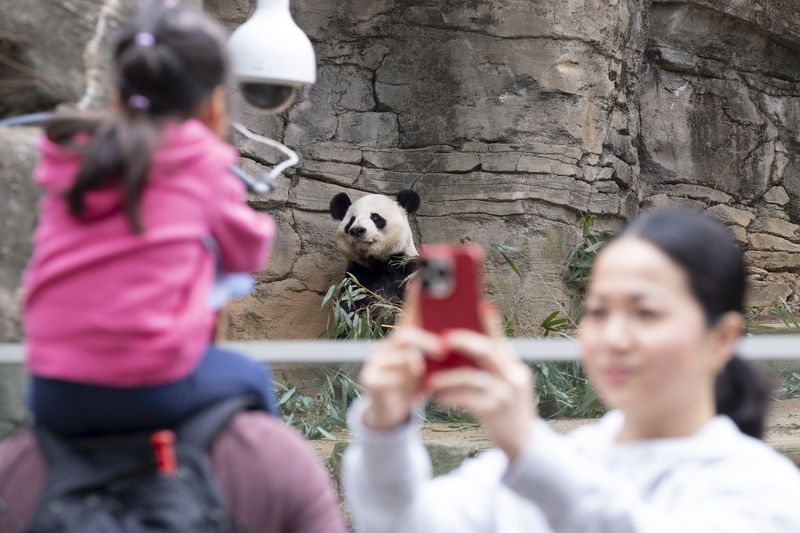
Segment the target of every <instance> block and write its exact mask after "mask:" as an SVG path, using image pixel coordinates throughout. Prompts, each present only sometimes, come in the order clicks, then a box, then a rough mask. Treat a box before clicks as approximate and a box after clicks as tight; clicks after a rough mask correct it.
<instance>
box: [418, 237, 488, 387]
mask: <svg viewBox="0 0 800 533" xmlns="http://www.w3.org/2000/svg"><path fill="white" fill-rule="evenodd" d="M483 262H484V253H483V249H482V248H481V247H480V246H478V245H477V244H466V245H464V246H451V245H447V244H432V245H426V246H423V247H422V252H421V253H420V257H419V263H418V271H417V276H418V278H419V283H420V285H421V287H420V315H421V319H422V327H423V328H424V329H426V330H428V331H430V332H432V333H442V332H445V331H447V330H452V329H470V330H473V331H479V332H480V331H482V330H483V328H482V327H481V319H480V315H479V314H478V304H479V303H480V301H481V300H482V299H483V293H484V289H483ZM425 365H426V368H425V375H426V379H427V376H429V375H430V374H432V373H433V372H437V371H439V370H444V369H448V368H456V367H459V366H471V367H476V366H477V365H476V364H475V363H474V362H473V361H472V359H469V358H468V357H465V356H463V355H461V354H458V353H455V352H452V353H448V354H447V356H446V357H445V358H444V359H442V360H433V359H431V358H426V359H425Z"/></svg>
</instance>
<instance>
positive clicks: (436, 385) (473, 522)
mask: <svg viewBox="0 0 800 533" xmlns="http://www.w3.org/2000/svg"><path fill="white" fill-rule="evenodd" d="M418 290H419V288H418V287H415V288H412V289H411V294H410V295H409V303H408V307H407V309H406V312H405V315H404V317H403V320H402V322H401V323H400V325H399V327H398V328H397V330H396V331H395V332H394V333H393V335H392V336H391V337H390V338H389V339H388V340H387V341H386V342H385V343H384V344H382V346H381V348H380V349H379V350H378V352H377V353H376V354H375V355H374V356H373V357H372V358H371V359H370V360H369V361H368V363H367V364H366V366H365V368H364V370H363V373H362V377H361V379H362V384H363V385H364V387H365V389H366V391H367V393H368V394H367V395H366V396H365V397H364V398H362V399H361V400H359V401H358V402H357V403H356V404H354V406H353V407H352V409H351V413H350V429H351V430H352V432H353V433H354V435H355V437H356V443H355V444H354V445H352V446H351V447H349V448H348V450H347V452H346V454H345V457H344V464H343V480H344V487H345V492H346V496H347V499H348V502H349V504H350V506H351V509H352V512H353V518H354V522H355V525H356V527H357V529H358V530H359V531H362V532H376V533H378V532H380V533H389V532H394V531H397V532H400V531H402V532H425V533H439V532H445V531H447V532H453V533H456V532H458V533H467V532H502V533H507V532H520V533H522V532H525V533H536V532H559V533H561V532H563V533H567V532H570V533H572V532H587V533H588V532H597V533H662V532H663V533H676V532H681V533H790V532H792V533H796V532H798V531H800V505H798V503H797V502H798V501H800V473H798V470H797V468H796V467H795V466H794V465H793V464H792V463H791V462H790V461H788V460H787V459H785V458H784V457H782V456H781V455H780V454H778V453H777V452H775V451H774V450H772V449H771V448H769V447H768V446H767V445H766V444H764V443H763V442H762V441H761V440H760V437H761V433H762V431H763V427H764V417H765V412H766V408H767V400H768V389H767V387H766V384H765V382H764V380H763V379H762V378H761V376H760V375H759V374H758V373H756V372H755V370H754V369H753V368H751V367H750V365H749V364H747V363H745V362H743V361H742V360H740V359H739V358H738V357H736V356H735V355H734V350H735V349H736V345H737V342H738V340H739V337H740V335H741V334H742V332H743V330H744V319H743V316H742V310H743V305H744V298H745V270H744V265H743V261H742V253H741V251H740V249H739V248H738V246H737V245H736V243H735V242H734V241H733V239H732V237H731V235H730V234H729V233H728V231H727V230H726V229H725V228H724V227H722V226H720V225H719V224H718V223H716V222H715V221H713V220H711V219H709V218H707V217H705V216H703V215H700V214H696V213H691V212H684V211H678V210H661V211H653V212H649V213H645V214H643V215H641V216H640V217H638V218H637V219H635V220H634V221H633V222H632V223H631V225H630V226H628V227H627V228H626V229H625V230H624V231H623V232H622V233H621V234H620V235H619V236H618V237H617V238H616V239H614V240H613V241H612V242H611V243H610V244H609V245H608V246H607V247H606V248H605V249H604V250H603V251H602V252H601V253H600V254H599V256H598V258H597V260H596V262H595V264H594V267H593V269H592V277H591V282H590V285H589V289H588V294H587V298H586V302H585V305H586V314H585V316H584V318H583V320H582V322H581V324H580V329H579V337H580V344H581V348H582V351H583V364H584V368H585V369H586V372H587V374H588V376H589V378H590V380H591V382H592V384H593V385H594V387H595V389H596V390H597V392H598V393H599V395H600V397H601V399H602V400H603V402H604V403H605V405H606V406H608V407H609V408H610V409H611V411H610V412H609V413H608V414H607V415H606V416H604V417H603V418H602V419H601V420H599V421H598V422H597V423H595V424H592V425H590V426H585V427H582V428H580V429H577V430H575V431H573V432H572V433H571V434H569V435H568V436H560V435H558V434H556V433H555V432H553V431H552V430H551V429H550V428H549V427H548V426H547V425H546V424H545V423H544V422H543V421H541V420H540V419H539V418H538V416H537V413H536V410H535V407H534V402H533V383H532V376H531V372H530V369H529V368H528V367H527V366H526V365H525V364H524V363H522V362H521V361H520V360H519V358H518V357H517V356H516V355H515V354H514V353H513V351H512V350H511V349H510V347H509V345H508V344H507V343H506V342H505V340H504V338H503V336H502V328H501V326H500V317H499V315H498V313H497V312H496V311H495V310H494V309H493V308H492V307H491V306H489V305H485V306H484V308H483V309H482V314H483V316H484V329H485V331H486V335H481V334H477V333H473V332H469V331H463V330H460V331H453V332H450V333H448V334H447V335H444V336H442V337H437V336H434V335H432V334H430V333H428V332H426V331H423V330H422V329H419V327H418V325H419V320H418V316H419V309H418V307H417V301H418V297H417V296H416V295H415V292H416V291H418ZM448 349H449V350H454V351H457V352H459V353H461V354H464V355H466V356H469V357H471V358H472V359H473V360H474V361H475V362H476V363H477V364H478V366H479V367H480V369H473V368H458V369H452V370H446V371H442V372H439V373H436V374H433V375H432V376H431V377H430V378H429V380H428V381H427V383H426V387H425V392H424V393H423V392H421V390H420V385H421V379H422V376H423V372H424V359H423V353H424V354H426V355H427V356H428V357H433V358H436V357H441V355H440V354H442V353H446V350H448ZM425 395H430V397H432V398H433V399H435V400H436V402H437V403H439V404H440V405H442V406H447V407H453V408H458V409H464V410H466V411H469V412H471V413H472V414H474V415H475V416H476V417H477V418H478V419H479V420H480V421H481V423H482V424H483V427H484V428H485V429H486V431H487V433H488V435H489V437H490V439H491V440H492V441H493V442H494V444H495V445H496V446H497V449H493V450H490V451H488V452H485V453H483V454H481V455H480V456H479V457H477V458H475V459H472V460H468V461H466V462H465V463H464V464H463V465H462V466H461V467H460V468H459V469H457V470H456V471H454V472H452V473H450V474H447V475H444V476H441V477H438V478H435V479H431V465H430V460H429V458H428V455H427V453H426V452H425V448H424V447H423V446H422V442H421V439H420V435H419V425H420V424H419V420H418V417H416V416H415V415H414V412H415V410H416V409H417V408H418V407H419V405H420V401H421V399H422V398H423V397H424V396H425Z"/></svg>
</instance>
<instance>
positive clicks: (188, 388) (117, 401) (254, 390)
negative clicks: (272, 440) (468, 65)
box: [29, 346, 280, 436]
mask: <svg viewBox="0 0 800 533" xmlns="http://www.w3.org/2000/svg"><path fill="white" fill-rule="evenodd" d="M242 394H254V395H256V396H257V397H258V398H259V399H260V400H261V403H262V406H263V408H264V409H266V410H267V411H269V412H270V413H271V414H273V415H275V416H280V411H279V409H278V406H277V401H276V399H275V392H274V390H273V388H272V375H271V372H270V370H269V367H267V366H266V365H263V364H261V363H256V362H255V361H252V360H250V359H247V358H246V357H244V356H242V355H239V354H237V353H234V352H231V351H228V350H223V349H220V348H217V347H214V346H212V347H210V348H209V349H208V351H207V352H206V354H205V356H204V357H203V359H202V361H201V362H200V365H199V366H198V367H197V368H196V369H195V371H194V372H193V373H192V374H191V375H190V376H188V377H187V378H184V379H182V380H181V381H178V382H175V383H170V384H167V385H159V386H155V387H141V388H117V387H101V386H95V385H85V384H81V383H74V382H68V381H61V380H53V379H46V378H39V377H35V376H34V377H32V378H31V390H30V395H29V406H30V408H31V411H32V412H33V414H34V417H35V418H36V421H37V423H39V424H41V425H43V426H46V427H48V428H50V429H52V430H53V431H55V432H57V433H61V434H64V435H67V436H82V435H96V434H102V433H115V432H120V433H121V432H129V431H141V430H146V429H153V428H159V427H167V426H172V425H174V424H176V423H178V422H179V421H181V420H182V419H184V418H185V417H187V416H188V415H190V414H192V413H194V412H195V411H197V410H199V409H202V408H203V407H206V406H208V405H210V404H212V403H214V402H216V401H219V400H222V399H224V398H229V397H232V396H237V395H242Z"/></svg>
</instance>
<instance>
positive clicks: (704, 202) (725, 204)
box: [640, 0, 800, 302]
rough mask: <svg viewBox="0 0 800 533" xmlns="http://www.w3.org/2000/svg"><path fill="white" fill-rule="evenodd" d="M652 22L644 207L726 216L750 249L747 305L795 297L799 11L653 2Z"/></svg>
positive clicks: (786, 1) (799, 210) (779, 3)
mask: <svg viewBox="0 0 800 533" xmlns="http://www.w3.org/2000/svg"><path fill="white" fill-rule="evenodd" d="M650 21H651V23H650V27H651V31H650V35H649V38H648V44H647V49H646V54H645V57H646V61H645V63H644V70H643V81H642V85H643V91H642V94H641V99H640V109H641V117H642V135H641V145H640V147H641V150H640V157H641V160H642V173H641V177H642V179H641V186H642V189H643V190H644V191H645V195H646V198H645V205H651V204H652V205H660V204H662V203H678V204H680V205H685V206H687V207H691V208H695V209H701V210H705V211H706V212H708V213H710V214H712V215H714V216H716V217H717V218H719V219H721V220H723V221H724V222H725V223H727V224H729V225H730V227H731V229H732V230H733V232H734V234H735V235H736V238H737V239H738V240H739V241H740V243H741V244H742V245H744V246H745V247H746V250H747V252H746V256H747V260H748V264H749V266H750V271H751V273H752V287H753V298H754V300H755V301H756V302H770V301H772V300H774V299H775V298H777V297H786V296H789V295H795V293H796V291H797V289H798V287H797V282H798V277H797V273H798V266H799V265H800V262H799V261H800V254H798V252H800V245H798V244H797V243H798V242H799V241H798V237H800V234H799V233H798V229H800V227H798V226H797V225H796V224H795V222H797V221H798V219H800V4H797V2H793V1H791V0H772V1H769V2H746V1H741V0H739V1H736V0H715V1H712V0H699V1H689V2H653V4H652V7H651V11H650ZM795 296H796V295H795Z"/></svg>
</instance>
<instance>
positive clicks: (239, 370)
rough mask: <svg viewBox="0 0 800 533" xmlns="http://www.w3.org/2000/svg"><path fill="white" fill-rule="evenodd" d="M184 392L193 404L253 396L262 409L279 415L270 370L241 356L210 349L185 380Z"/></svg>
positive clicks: (215, 347) (212, 347) (222, 350)
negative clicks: (190, 396)
mask: <svg viewBox="0 0 800 533" xmlns="http://www.w3.org/2000/svg"><path fill="white" fill-rule="evenodd" d="M185 381H186V382H187V385H188V387H187V389H188V390H187V392H188V393H190V394H191V395H192V396H193V397H194V402H193V403H196V404H201V403H202V404H205V405H207V404H210V403H213V402H215V401H217V400H219V399H222V398H226V397H230V396H236V395H240V394H247V393H249V394H255V395H256V396H258V398H259V399H260V400H261V403H262V407H263V408H264V409H266V410H267V411H268V412H269V413H271V414H273V415H275V416H280V408H279V407H278V401H277V399H276V396H275V388H274V387H273V385H272V370H271V369H270V368H269V366H268V365H266V364H264V363H258V362H256V361H253V360H252V359H249V358H247V357H245V356H243V355H241V354H238V353H236V352H232V351H230V350H225V349H223V348H220V347H218V346H210V347H209V348H208V351H206V355H205V357H203V360H202V362H201V363H200V366H198V367H197V369H196V370H195V371H194V372H193V373H192V375H191V376H189V377H188V378H187V379H186V380H185Z"/></svg>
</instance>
